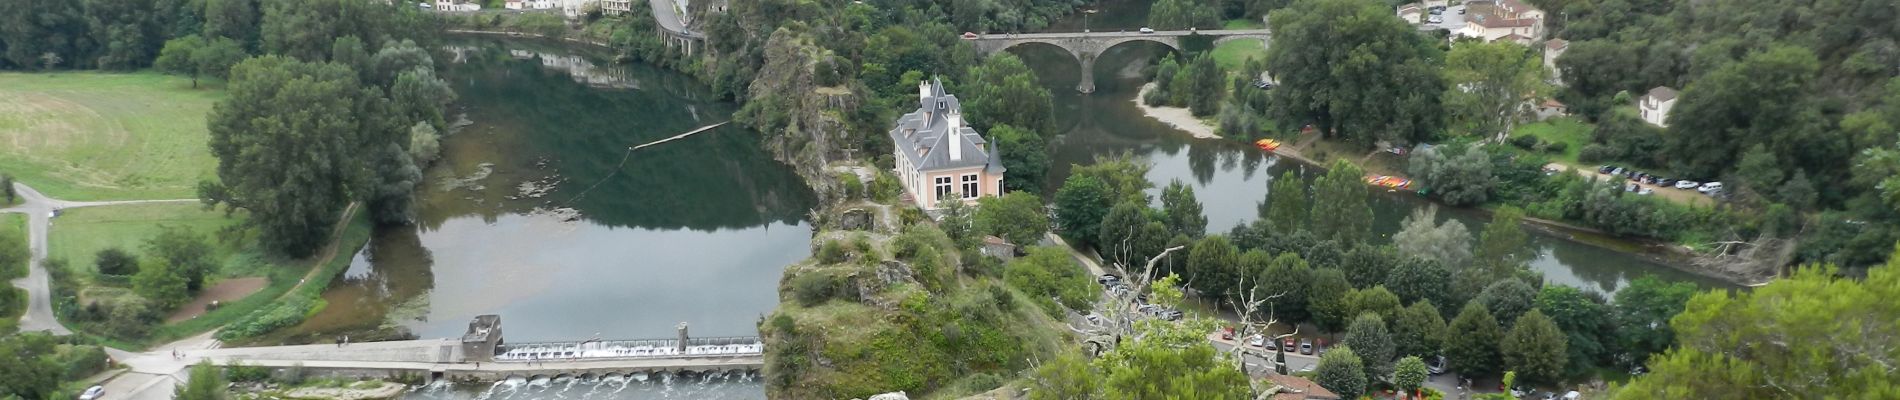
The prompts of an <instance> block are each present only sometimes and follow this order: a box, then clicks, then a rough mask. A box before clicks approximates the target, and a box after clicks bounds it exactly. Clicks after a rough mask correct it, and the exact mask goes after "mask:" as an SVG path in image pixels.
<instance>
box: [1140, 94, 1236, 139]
mask: <svg viewBox="0 0 1900 400" xmlns="http://www.w3.org/2000/svg"><path fill="white" fill-rule="evenodd" d="M1154 89H1155V84H1154V82H1148V83H1146V84H1143V85H1141V92H1140V93H1136V94H1135V99H1134V100H1132V101H1134V102H1135V107H1137V108H1140V109H1141V113H1142V114H1145V115H1147V116H1148V118H1154V119H1155V120H1156V121H1161V123H1164V124H1168V126H1170V127H1173V128H1174V129H1177V130H1180V131H1182V132H1187V133H1188V134H1189V135H1194V138H1196V139H1220V138H1221V136H1220V134H1218V133H1215V131H1214V126H1213V125H1209V124H1208V123H1207V121H1202V120H1201V119H1200V118H1198V117H1195V116H1194V112H1192V111H1189V110H1188V109H1187V108H1186V107H1168V106H1150V105H1147V104H1144V103H1142V102H1141V99H1143V98H1146V97H1148V92H1149V91H1151V90H1154Z"/></svg>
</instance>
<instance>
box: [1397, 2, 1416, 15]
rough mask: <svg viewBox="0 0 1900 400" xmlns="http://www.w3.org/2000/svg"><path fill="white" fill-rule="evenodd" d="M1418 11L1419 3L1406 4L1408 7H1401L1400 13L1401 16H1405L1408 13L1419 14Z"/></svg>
mask: <svg viewBox="0 0 1900 400" xmlns="http://www.w3.org/2000/svg"><path fill="white" fill-rule="evenodd" d="M1418 9H1419V7H1418V3H1411V4H1406V5H1402V6H1399V13H1400V14H1404V13H1408V12H1411V13H1415V12H1418Z"/></svg>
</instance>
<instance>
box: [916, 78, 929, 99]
mask: <svg viewBox="0 0 1900 400" xmlns="http://www.w3.org/2000/svg"><path fill="white" fill-rule="evenodd" d="M917 101H918V102H919V103H922V104H930V81H919V82H917Z"/></svg>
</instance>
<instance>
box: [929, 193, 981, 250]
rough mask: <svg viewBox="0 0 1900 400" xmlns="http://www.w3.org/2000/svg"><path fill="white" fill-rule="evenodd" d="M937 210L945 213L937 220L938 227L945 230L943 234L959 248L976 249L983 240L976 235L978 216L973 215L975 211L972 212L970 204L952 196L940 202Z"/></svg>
mask: <svg viewBox="0 0 1900 400" xmlns="http://www.w3.org/2000/svg"><path fill="white" fill-rule="evenodd" d="M937 209H938V210H940V211H942V212H943V214H942V215H941V216H939V217H938V218H937V227H938V228H939V229H943V234H944V235H945V236H949V237H950V241H951V242H954V243H956V245H957V248H959V249H968V248H974V247H976V245H977V243H979V242H980V239H982V238H979V237H977V235H976V216H974V215H972V214H975V210H971V209H970V205H969V204H964V203H963V199H960V198H957V197H956V196H951V197H946V198H944V199H943V200H941V201H938V202H937Z"/></svg>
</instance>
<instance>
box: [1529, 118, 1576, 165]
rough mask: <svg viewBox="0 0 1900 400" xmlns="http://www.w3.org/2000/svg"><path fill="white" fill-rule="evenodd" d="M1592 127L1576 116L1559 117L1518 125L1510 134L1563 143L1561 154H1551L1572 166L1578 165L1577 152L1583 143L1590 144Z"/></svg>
mask: <svg viewBox="0 0 1900 400" xmlns="http://www.w3.org/2000/svg"><path fill="white" fill-rule="evenodd" d="M1592 129H1593V128H1592V127H1591V126H1590V124H1587V123H1584V122H1583V121H1582V120H1580V119H1577V118H1576V117H1560V118H1552V119H1550V120H1547V121H1544V122H1538V123H1534V124H1524V125H1518V126H1517V129H1515V130H1512V131H1511V136H1513V137H1515V136H1522V135H1531V136H1536V137H1537V138H1538V139H1540V140H1543V141H1545V142H1551V143H1563V144H1564V146H1566V147H1564V152H1563V154H1552V155H1551V156H1552V158H1553V159H1554V160H1555V161H1557V162H1561V163H1564V164H1567V165H1573V166H1574V165H1579V164H1578V163H1577V153H1578V152H1579V151H1582V150H1583V145H1586V144H1590V131H1591V130H1592Z"/></svg>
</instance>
